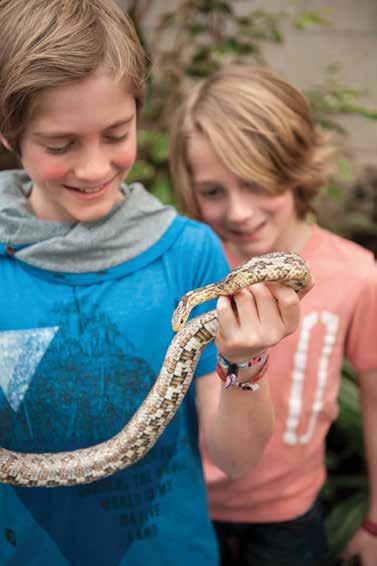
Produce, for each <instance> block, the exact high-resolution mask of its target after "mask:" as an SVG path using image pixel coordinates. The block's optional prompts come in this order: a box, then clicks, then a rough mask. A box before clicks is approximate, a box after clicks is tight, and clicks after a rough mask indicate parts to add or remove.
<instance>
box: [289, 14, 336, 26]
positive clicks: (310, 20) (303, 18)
mask: <svg viewBox="0 0 377 566" xmlns="http://www.w3.org/2000/svg"><path fill="white" fill-rule="evenodd" d="M293 25H294V26H295V27H296V28H297V29H300V30H303V29H306V28H309V27H312V26H324V25H328V21H327V20H325V18H324V17H323V16H321V14H320V13H319V12H311V11H307V12H300V13H299V14H297V15H296V17H295V19H294V21H293Z"/></svg>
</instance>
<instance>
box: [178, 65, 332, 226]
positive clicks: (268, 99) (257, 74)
mask: <svg viewBox="0 0 377 566" xmlns="http://www.w3.org/2000/svg"><path fill="white" fill-rule="evenodd" d="M195 131H197V132H199V133H201V134H202V135H204V136H205V137H206V138H207V139H208V141H209V143H210V144H211V146H212V148H213V150H214V152H215V153H216V155H217V156H218V158H219V159H220V161H221V162H222V163H223V164H224V165H225V166H226V167H227V168H228V169H229V170H230V171H231V172H232V173H233V174H234V175H236V176H237V177H238V178H239V179H241V180H244V181H247V182H250V181H252V182H254V183H256V184H257V185H259V186H261V187H263V188H265V189H266V191H267V192H268V193H270V194H271V195H277V194H281V193H283V192H285V191H286V190H292V191H293V193H294V197H295V205H296V213H297V216H298V217H299V218H304V217H305V216H306V214H307V213H308V212H309V211H314V208H313V205H312V204H311V201H312V200H313V198H314V197H315V196H316V195H317V194H318V192H319V191H320V189H321V187H322V186H323V185H324V183H325V180H326V177H327V175H328V173H329V172H330V170H331V168H330V167H329V159H328V158H329V157H330V155H331V154H332V148H330V147H329V146H328V145H327V138H326V137H325V135H324V133H323V132H321V131H320V129H319V128H318V127H317V126H316V125H315V124H314V123H313V121H312V118H311V113H310V108H309V104H308V102H307V100H306V99H305V97H304V96H303V95H302V94H301V93H300V92H299V91H297V90H296V89H295V88H294V87H293V86H291V85H290V84H289V83H287V82H286V81H285V80H283V79H282V78H280V77H279V76H277V75H276V74H275V73H273V72H272V71H271V70H267V69H262V68H253V67H246V66H236V65H230V66H226V67H223V68H222V69H220V70H218V71H216V72H215V73H214V74H212V75H211V76H210V77H208V78H207V79H205V80H203V81H202V82H200V83H199V84H197V85H196V86H195V87H194V88H193V89H192V91H191V92H190V94H189V95H188V97H187V98H186V100H185V101H184V103H183V104H182V105H181V107H180V108H179V110H178V111H177V113H176V115H175V117H174V120H173V122H172V126H171V136H170V171H171V176H172V179H173V183H174V187H175V188H174V190H175V193H176V197H177V201H178V205H179V207H180V209H181V210H182V212H184V213H185V214H188V215H190V216H192V217H194V218H198V219H200V212H199V209H198V205H197V202H196V198H195V194H194V191H193V187H192V179H191V170H190V163H189V161H188V156H187V141H188V139H189V138H190V135H192V134H193V133H194V132H195Z"/></svg>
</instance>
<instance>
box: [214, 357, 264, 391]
mask: <svg viewBox="0 0 377 566" xmlns="http://www.w3.org/2000/svg"><path fill="white" fill-rule="evenodd" d="M258 364H261V367H260V369H259V371H258V373H257V374H256V375H255V376H254V377H253V379H252V380H251V381H247V382H244V383H243V382H239V381H238V372H239V370H240V369H245V368H250V367H253V366H256V365H258ZM267 366H268V354H266V352H261V353H260V354H258V355H257V356H254V357H253V358H251V359H250V360H248V361H247V362H240V363H233V362H230V361H229V360H227V359H226V358H224V356H222V355H221V354H218V355H217V365H216V373H217V375H218V376H219V377H220V379H221V380H222V381H224V383H225V389H228V388H229V387H239V388H240V389H242V390H243V391H256V390H257V389H259V384H258V383H257V382H258V381H259V380H260V379H262V377H263V376H264V375H265V373H266V371H267Z"/></svg>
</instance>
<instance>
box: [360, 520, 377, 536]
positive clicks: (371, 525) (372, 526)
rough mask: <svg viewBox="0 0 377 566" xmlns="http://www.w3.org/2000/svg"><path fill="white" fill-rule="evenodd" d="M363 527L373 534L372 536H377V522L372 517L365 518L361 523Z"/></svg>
mask: <svg viewBox="0 0 377 566" xmlns="http://www.w3.org/2000/svg"><path fill="white" fill-rule="evenodd" d="M361 528H362V529H363V530H364V531H366V532H367V533H369V534H370V535H372V537H377V523H375V522H374V521H371V520H370V519H364V521H363V522H362V523H361Z"/></svg>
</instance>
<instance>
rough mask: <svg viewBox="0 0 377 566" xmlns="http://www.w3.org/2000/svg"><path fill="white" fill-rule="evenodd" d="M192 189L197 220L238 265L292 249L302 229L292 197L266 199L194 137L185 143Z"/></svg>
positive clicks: (268, 196) (200, 138) (289, 194)
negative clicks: (224, 243) (207, 226)
mask: <svg viewBox="0 0 377 566" xmlns="http://www.w3.org/2000/svg"><path fill="white" fill-rule="evenodd" d="M187 149H188V160H189V163H190V168H191V172H192V181H193V190H194V193H195V197H196V200H197V204H198V207H199V212H200V215H201V218H202V220H204V221H205V222H207V223H208V224H209V225H210V226H211V227H212V228H213V229H214V230H215V232H217V234H218V235H219V236H220V237H221V238H222V240H223V241H224V242H226V243H227V244H228V246H229V247H230V249H231V250H232V252H233V253H234V254H235V255H236V256H237V257H238V259H239V260H240V261H246V260H248V259H250V257H252V256H255V255H260V254H264V253H269V252H271V251H279V250H283V249H291V250H298V248H297V244H298V240H299V237H298V234H299V233H300V232H301V231H302V230H301V228H302V226H304V224H303V223H302V222H301V221H300V220H299V219H298V218H297V215H296V211H295V203H294V197H293V193H292V192H291V191H286V192H284V193H283V194H280V195H276V196H271V194H267V192H266V191H265V190H264V189H263V188H261V187H259V186H258V185H256V184H254V183H253V182H252V180H251V182H250V183H245V182H244V181H241V180H240V179H238V178H237V177H236V176H235V175H234V174H233V173H232V172H231V171H229V169H227V168H226V167H225V165H224V164H223V163H222V162H221V161H220V159H219V158H218V157H217V155H216V154H215V152H214V151H213V149H212V146H211V145H210V143H209V142H208V141H207V139H206V138H205V137H204V136H203V135H201V134H200V133H198V132H195V133H193V134H192V135H191V136H190V138H189V140H188V148H187Z"/></svg>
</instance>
